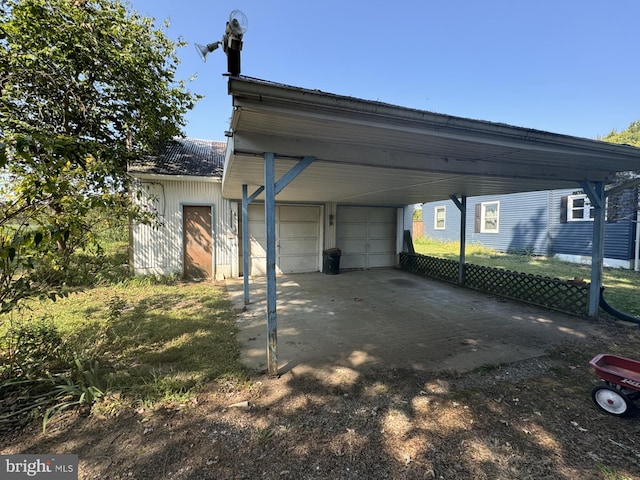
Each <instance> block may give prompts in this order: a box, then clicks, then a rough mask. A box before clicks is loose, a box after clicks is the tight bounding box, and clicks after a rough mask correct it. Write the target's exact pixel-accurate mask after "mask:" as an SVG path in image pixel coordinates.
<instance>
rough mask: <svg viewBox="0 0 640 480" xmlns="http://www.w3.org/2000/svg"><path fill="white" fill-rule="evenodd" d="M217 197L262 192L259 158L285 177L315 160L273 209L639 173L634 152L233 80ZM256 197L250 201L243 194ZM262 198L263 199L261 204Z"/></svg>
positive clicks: (388, 201) (394, 201)
mask: <svg viewBox="0 0 640 480" xmlns="http://www.w3.org/2000/svg"><path fill="white" fill-rule="evenodd" d="M229 94H230V95H232V97H233V114H232V119H231V133H232V137H231V138H229V141H228V145H227V154H226V160H225V169H224V177H223V195H224V196H225V197H226V198H234V199H239V198H241V197H242V193H241V192H242V185H243V184H247V185H249V186H250V188H251V187H257V186H259V185H262V184H263V183H264V180H263V179H264V166H263V165H264V163H263V154H264V152H273V153H275V154H276V155H277V157H276V176H277V177H281V176H282V175H283V174H284V173H285V172H286V171H288V170H289V168H291V167H292V166H293V165H294V164H295V163H296V162H297V161H298V159H300V158H301V157H303V156H313V157H315V158H316V161H315V162H314V163H313V164H311V166H310V167H308V168H307V169H306V170H304V171H303V172H302V173H301V174H300V175H299V176H298V177H297V178H296V179H295V180H293V182H291V184H289V186H288V187H287V188H285V189H284V190H283V191H282V192H281V193H280V194H279V195H278V201H292V202H337V203H343V204H363V205H367V204H378V205H383V204H384V205H407V204H412V203H423V202H429V201H435V200H441V199H445V198H449V196H450V195H457V196H461V195H466V196H476V195H495V194H504V193H515V192H521V191H533V190H549V189H557V188H578V187H579V182H580V181H583V180H590V181H600V180H603V181H607V180H609V179H611V178H612V177H613V175H614V174H615V173H616V172H618V171H627V170H640V148H636V147H632V146H628V145H619V144H611V143H606V142H601V141H596V140H590V139H585V138H578V137H572V136H567V135H560V134H554V133H549V132H544V131H539V130H533V129H528V128H521V127H514V126H510V125H505V124H500V123H492V122H487V121H481V120H472V119H467V118H461V117H454V116H450V115H443V114H439V113H433V112H428V111H423V110H416V109H411V108H405V107H399V106H395V105H389V104H386V103H381V102H375V101H369V100H362V99H358V98H353V97H345V96H340V95H334V94H330V93H325V92H321V91H318V90H308V89H302V88H298V87H292V86H287V85H280V84H275V83H272V82H268V81H265V80H259V79H254V78H248V77H230V78H229ZM249 193H252V192H249ZM258 198H260V197H258Z"/></svg>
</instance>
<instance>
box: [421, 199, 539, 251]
mask: <svg viewBox="0 0 640 480" xmlns="http://www.w3.org/2000/svg"><path fill="white" fill-rule="evenodd" d="M548 197H549V192H528V193H518V194H512V195H501V196H483V197H473V198H468V199H467V243H468V244H470V243H480V244H482V245H486V246H487V247H491V248H494V249H496V250H499V251H503V252H507V251H523V250H527V251H530V252H533V253H536V254H538V255H546V254H547V246H548V231H547V228H546V225H547V216H548V212H547V203H548ZM493 201H499V202H500V211H499V225H498V233H481V232H476V231H475V228H474V227H475V214H476V205H477V204H481V203H483V202H493ZM440 205H445V206H446V229H445V230H435V229H434V214H435V207H437V206H440ZM422 218H423V221H424V234H425V236H428V237H431V238H435V239H437V240H458V239H459V238H460V234H459V231H460V211H459V210H458V208H457V207H456V206H455V204H454V203H453V202H452V201H451V200H447V201H442V202H432V203H425V204H424V205H423V207H422Z"/></svg>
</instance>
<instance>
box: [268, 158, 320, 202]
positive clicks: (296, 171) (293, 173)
mask: <svg viewBox="0 0 640 480" xmlns="http://www.w3.org/2000/svg"><path fill="white" fill-rule="evenodd" d="M314 160H315V158H314V157H304V158H303V159H302V160H300V161H299V162H298V163H296V164H295V165H294V166H293V167H291V169H290V170H289V171H288V172H287V173H285V174H284V175H283V176H282V178H281V179H280V180H278V181H277V182H276V195H277V194H279V193H280V192H281V191H282V190H283V189H284V188H285V187H286V186H287V185H289V184H290V183H291V181H292V180H293V179H294V178H296V177H297V176H298V175H300V173H302V171H303V170H304V169H305V168H307V167H308V166H309V165H311V164H312V163H313V161H314Z"/></svg>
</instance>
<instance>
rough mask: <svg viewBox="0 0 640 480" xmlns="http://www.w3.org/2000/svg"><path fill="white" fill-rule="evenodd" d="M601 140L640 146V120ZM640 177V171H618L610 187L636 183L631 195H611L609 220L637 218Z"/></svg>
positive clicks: (620, 193) (639, 206) (614, 131)
mask: <svg viewBox="0 0 640 480" xmlns="http://www.w3.org/2000/svg"><path fill="white" fill-rule="evenodd" d="M600 140H603V141H605V142H611V143H621V144H626V145H632V146H634V147H640V120H636V121H635V122H631V124H630V125H629V126H628V127H627V128H626V129H625V130H623V131H622V132H617V131H616V130H612V131H611V132H609V133H608V134H607V135H605V136H604V137H602V138H601V139H600ZM638 178H640V171H628V172H618V174H617V175H616V177H615V179H614V181H613V182H611V184H610V185H609V188H610V189H611V188H615V187H619V186H622V185H634V186H635V188H634V189H633V191H632V193H634V194H633V195H631V194H630V193H629V191H628V192H624V191H622V192H619V193H617V194H613V195H611V196H610V197H609V203H608V205H609V212H608V218H609V220H610V221H611V220H622V219H625V220H633V219H635V218H637V211H638V208H640V205H638V202H639V201H640V198H639V197H640V193H639V192H638V188H637V180H638Z"/></svg>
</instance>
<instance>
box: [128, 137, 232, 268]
mask: <svg viewBox="0 0 640 480" xmlns="http://www.w3.org/2000/svg"><path fill="white" fill-rule="evenodd" d="M225 149H226V142H216V141H210V140H196V139H179V140H176V141H174V142H171V143H170V144H168V145H167V147H166V149H165V151H164V152H163V153H162V154H161V155H159V156H157V157H151V158H146V159H143V160H141V161H139V162H136V163H134V164H132V165H131V166H130V167H129V173H130V174H131V175H132V176H133V177H134V178H135V179H136V181H137V182H136V183H137V187H139V189H140V190H139V191H140V195H139V196H138V198H136V200H135V201H136V202H138V204H139V205H142V206H143V208H149V209H151V210H152V211H155V212H157V222H156V223H155V224H153V225H143V224H134V225H133V226H132V235H131V237H132V238H131V240H132V241H131V245H132V255H131V265H132V267H133V272H134V274H136V275H140V274H152V275H169V274H179V275H181V276H185V277H188V278H218V279H221V278H224V277H228V276H233V275H234V274H235V275H237V274H238V272H237V248H238V240H237V236H238V235H237V234H238V231H237V230H238V229H237V225H238V222H237V204H235V203H232V202H229V201H228V200H225V199H223V198H222V172H223V167H224V156H225ZM234 269H235V270H234Z"/></svg>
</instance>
